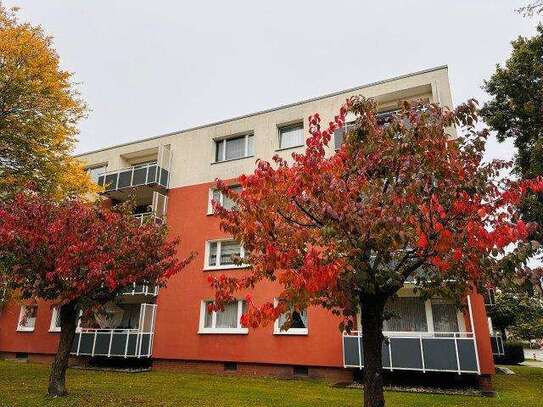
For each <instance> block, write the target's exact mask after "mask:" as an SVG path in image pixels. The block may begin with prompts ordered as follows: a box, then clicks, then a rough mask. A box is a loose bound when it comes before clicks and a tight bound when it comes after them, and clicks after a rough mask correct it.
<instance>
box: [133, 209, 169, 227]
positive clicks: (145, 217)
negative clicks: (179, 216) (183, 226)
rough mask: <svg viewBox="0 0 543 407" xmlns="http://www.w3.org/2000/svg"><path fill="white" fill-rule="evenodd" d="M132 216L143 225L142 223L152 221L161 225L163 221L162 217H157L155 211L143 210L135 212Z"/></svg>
mask: <svg viewBox="0 0 543 407" xmlns="http://www.w3.org/2000/svg"><path fill="white" fill-rule="evenodd" d="M133 216H134V218H136V219H137V220H138V221H139V222H140V225H143V224H144V223H147V222H152V223H155V224H157V225H162V224H163V223H164V219H162V218H159V217H158V216H157V215H156V214H155V212H152V211H151V212H145V213H137V214H135V215H133Z"/></svg>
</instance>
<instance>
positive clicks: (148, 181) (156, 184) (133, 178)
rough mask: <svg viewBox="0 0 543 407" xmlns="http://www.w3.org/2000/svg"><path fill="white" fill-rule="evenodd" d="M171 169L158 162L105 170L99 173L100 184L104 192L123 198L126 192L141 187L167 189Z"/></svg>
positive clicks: (115, 197)
mask: <svg viewBox="0 0 543 407" xmlns="http://www.w3.org/2000/svg"><path fill="white" fill-rule="evenodd" d="M169 177H170V174H169V171H168V170H166V169H165V168H163V167H160V166H159V165H158V164H157V163H156V162H154V163H148V164H144V165H134V166H132V167H127V168H121V169H119V170H113V171H105V172H103V173H101V174H99V175H98V181H97V183H98V185H100V186H101V187H103V188H104V194H105V195H107V196H109V197H111V198H114V199H123V198H124V197H125V196H126V192H128V191H129V190H131V189H134V188H139V187H147V188H151V189H158V190H166V189H168V186H169Z"/></svg>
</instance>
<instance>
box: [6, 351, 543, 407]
mask: <svg viewBox="0 0 543 407" xmlns="http://www.w3.org/2000/svg"><path fill="white" fill-rule="evenodd" d="M513 370H514V371H515V372H516V373H517V374H516V375H514V376H505V375H497V376H495V380H494V384H495V388H496V391H497V392H498V396H497V397H495V398H484V397H473V396H471V397H470V396H449V395H432V394H410V393H400V392H387V393H386V396H385V397H386V401H387V405H388V406H394V407H402V406H413V407H414V406H417V407H425V406H432V407H440V406H448V407H453V406H458V407H460V406H476V407H477V406H492V407H494V406H511V407H513V406H514V407H521V406H522V407H531V406H534V407H535V406H541V405H542V396H541V389H542V388H543V369H541V368H531V367H524V366H520V367H515V368H513ZM47 377H48V366H47V365H41V364H30V363H29V364H25V363H16V362H10V361H1V360H0V406H2V407H12V406H17V407H18V406H77V407H86V406H99V407H107V406H121V405H123V406H124V405H127V406H138V407H145V406H198V407H206V406H213V407H216V406H233V407H234V406H235V407H245V406H281V407H289V406H312V407H319V406H323V407H335V406H342V407H344V406H361V400H362V394H361V391H360V390H354V389H339V388H333V387H330V386H329V385H327V384H326V383H324V382H321V381H314V380H279V379H270V378H242V377H236V376H214V375H204V374H185V373H173V372H166V371H152V372H148V373H137V374H128V373H116V372H98V371H88V370H76V369H71V370H69V371H68V375H67V385H68V390H69V391H70V394H69V395H68V396H66V397H62V398H57V399H53V398H49V397H47V396H46V395H45V391H46V387H47Z"/></svg>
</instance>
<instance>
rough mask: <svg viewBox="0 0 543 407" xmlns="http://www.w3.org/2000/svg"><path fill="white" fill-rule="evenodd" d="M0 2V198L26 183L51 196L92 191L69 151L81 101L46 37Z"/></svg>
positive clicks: (81, 111) (82, 111)
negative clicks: (19, 19)
mask: <svg viewBox="0 0 543 407" xmlns="http://www.w3.org/2000/svg"><path fill="white" fill-rule="evenodd" d="M15 12H16V10H15V9H11V10H6V9H5V8H4V7H2V6H1V5H0V199H9V198H10V197H12V196H13V195H14V193H16V192H18V191H20V190H22V189H24V188H27V187H29V186H32V187H33V188H35V189H36V190H37V191H39V192H40V193H44V194H46V195H48V196H51V198H54V199H61V198H63V197H66V196H72V195H80V194H82V193H86V192H92V191H94V190H96V188H97V187H96V186H95V185H94V184H93V183H92V181H91V180H90V178H89V177H88V175H87V174H86V172H85V170H84V169H83V168H82V167H81V166H80V164H79V163H78V162H77V161H76V159H75V158H73V157H72V155H71V154H72V152H73V149H74V145H75V142H76V138H75V137H76V135H77V134H78V128H77V123H78V121H79V120H80V119H81V118H83V117H84V115H85V111H86V106H85V103H84V102H83V101H82V100H81V98H80V96H79V93H78V91H77V89H76V87H75V84H74V83H73V81H72V74H71V73H70V72H67V71H64V70H62V69H61V68H60V64H59V57H58V55H57V53H56V52H55V50H54V48H53V46H52V39H51V37H49V36H47V35H46V34H45V33H44V32H43V30H42V28H41V27H39V26H32V25H30V24H28V23H21V22H19V21H18V20H17V17H16V14H15Z"/></svg>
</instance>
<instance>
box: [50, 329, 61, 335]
mask: <svg viewBox="0 0 543 407" xmlns="http://www.w3.org/2000/svg"><path fill="white" fill-rule="evenodd" d="M60 331H61V330H60V328H55V329H49V332H50V333H52V334H58V333H60Z"/></svg>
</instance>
